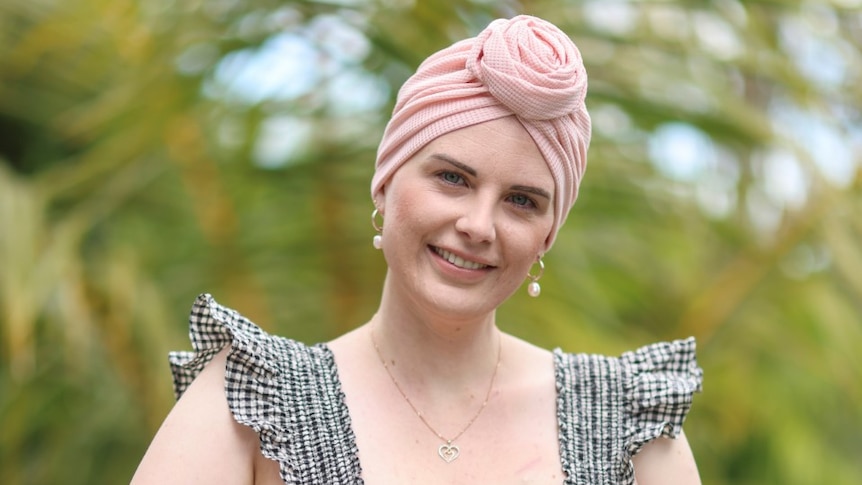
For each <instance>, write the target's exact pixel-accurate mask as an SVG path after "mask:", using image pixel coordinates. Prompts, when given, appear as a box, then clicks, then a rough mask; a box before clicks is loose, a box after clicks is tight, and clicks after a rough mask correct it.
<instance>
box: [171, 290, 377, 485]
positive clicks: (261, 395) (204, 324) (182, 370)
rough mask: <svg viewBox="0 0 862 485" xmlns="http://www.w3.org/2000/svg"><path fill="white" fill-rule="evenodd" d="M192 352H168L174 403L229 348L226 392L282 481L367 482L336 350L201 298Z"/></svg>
mask: <svg viewBox="0 0 862 485" xmlns="http://www.w3.org/2000/svg"><path fill="white" fill-rule="evenodd" d="M189 337H190V339H191V344H192V348H193V351H179V352H171V353H170V354H169V361H170V365H171V371H172V373H173V378H174V393H175V394H176V397H177V399H179V398H180V396H182V394H183V393H184V392H185V391H186V389H188V387H189V385H190V384H191V383H192V381H193V380H194V379H195V377H197V375H198V374H200V372H201V371H202V370H203V368H204V367H205V366H206V364H207V363H208V362H210V361H211V360H212V359H213V357H214V356H215V355H216V354H217V353H218V352H219V351H220V350H222V349H224V348H225V347H228V346H229V347H230V352H229V353H228V355H227V361H226V364H225V395H226V398H227V403H228V407H229V408H230V411H231V413H232V414H233V417H234V420H236V422H238V423H239V424H242V425H245V426H248V427H250V428H252V429H253V430H254V431H255V432H256V433H257V434H258V436H259V437H260V450H261V453H262V454H263V455H264V456H265V457H267V458H269V459H271V460H274V461H276V462H278V463H279V467H280V471H281V477H282V479H283V480H284V482H285V483H290V484H306V483H309V484H310V483H332V484H347V483H350V484H356V483H362V480H361V478H360V474H361V469H360V467H359V460H358V454H357V449H356V443H355V437H354V435H353V431H352V429H351V426H350V416H349V414H348V412H347V407H346V406H345V404H344V394H343V392H342V390H341V385H340V382H339V380H338V372H337V369H336V366H335V360H334V356H333V355H332V352H331V351H330V350H329V348H328V347H326V346H325V345H324V344H318V345H315V346H307V345H305V344H302V343H300V342H297V341H294V340H291V339H287V338H283V337H278V336H274V335H270V334H268V333H267V332H265V331H263V330H261V329H260V328H259V327H258V326H257V325H255V324H254V323H253V322H252V321H250V320H249V319H247V318H246V317H244V316H242V315H241V314H240V313H238V312H237V311H235V310H232V309H230V308H227V307H224V306H222V305H220V304H219V303H217V302H216V301H215V299H213V297H212V296H210V295H209V294H203V295H200V296H199V297H198V298H197V299H196V300H195V302H194V305H193V306H192V310H191V314H190V316H189Z"/></svg>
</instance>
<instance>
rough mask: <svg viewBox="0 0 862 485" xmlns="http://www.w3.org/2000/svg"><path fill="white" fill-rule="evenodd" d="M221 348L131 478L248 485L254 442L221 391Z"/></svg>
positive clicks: (136, 483) (140, 482)
mask: <svg viewBox="0 0 862 485" xmlns="http://www.w3.org/2000/svg"><path fill="white" fill-rule="evenodd" d="M227 352H228V349H225V350H222V351H221V352H219V354H218V355H217V356H216V357H214V358H213V360H212V361H211V362H210V363H209V364H207V366H206V367H205V368H204V370H203V371H202V372H201V373H200V375H198V376H197V378H195V380H194V382H192V384H191V385H190V386H189V388H188V389H187V390H186V392H185V393H184V394H183V396H182V397H181V398H180V399H179V401H177V403H176V405H175V406H174V408H173V409H172V410H171V412H170V413H169V414H168V416H167V418H165V421H164V422H163V423H162V426H161V428H160V429H159V431H158V432H157V433H156V436H155V438H153V441H152V443H151V444H150V447H149V449H147V452H146V454H145V455H144V458H143V460H142V461H141V463H140V465H138V469H137V471H136V472H135V476H134V477H133V478H132V485H146V484H159V485H161V484H166V483H183V484H213V483H224V484H251V483H252V482H253V481H254V467H253V463H254V458H255V456H256V454H258V453H259V452H258V449H259V440H258V437H257V435H256V434H255V433H254V431H253V430H252V429H251V428H248V427H246V426H243V425H241V424H239V423H237V422H236V421H235V420H234V418H233V415H232V414H231V412H230V409H229V408H228V405H227V398H226V396H225V391H224V382H225V381H224V373H225V360H226V356H227Z"/></svg>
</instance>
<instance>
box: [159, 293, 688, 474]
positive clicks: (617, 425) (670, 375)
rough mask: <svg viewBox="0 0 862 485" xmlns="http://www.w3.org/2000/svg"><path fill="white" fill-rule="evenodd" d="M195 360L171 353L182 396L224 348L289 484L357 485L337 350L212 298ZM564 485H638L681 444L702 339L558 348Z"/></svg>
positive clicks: (245, 406) (243, 401)
mask: <svg viewBox="0 0 862 485" xmlns="http://www.w3.org/2000/svg"><path fill="white" fill-rule="evenodd" d="M189 333H190V336H191V341H192V347H193V348H194V351H192V352H187V351H182V352H172V353H171V354H170V362H171V369H172V371H173V375H174V391H175V393H176V395H177V398H179V396H181V395H182V393H183V392H184V391H185V390H186V389H187V388H188V386H189V384H191V382H192V380H193V379H194V378H195V376H197V375H198V373H200V371H201V370H202V369H203V368H204V366H205V365H206V363H207V362H209V361H210V360H211V359H212V358H213V356H214V355H215V354H216V353H218V351H219V350H221V349H222V348H224V347H225V346H228V345H230V346H231V348H232V350H231V352H230V353H229V355H228V359H227V364H226V371H225V372H226V373H225V376H226V394H227V401H228V405H229V407H230V410H231V412H232V413H233V416H234V418H235V419H236V421H237V422H239V423H241V424H243V425H246V426H249V427H251V428H252V429H254V430H255V431H256V432H257V434H258V435H259V436H260V449H261V452H262V453H263V455H264V456H266V457H268V458H270V459H272V460H275V461H277V462H278V463H279V465H280V469H281V477H282V479H283V480H284V482H285V483H288V484H309V485H312V484H313V485H320V484H326V485H330V484H333V485H335V484H345V485H347V484H351V485H352V484H361V483H363V481H362V478H361V468H360V462H359V455H358V449H357V447H356V437H355V436H354V434H353V430H352V428H351V425H350V415H349V413H348V409H347V406H346V405H345V402H344V393H343V392H342V390H341V383H340V382H339V380H338V372H337V369H336V366H335V359H334V358H333V355H332V352H331V351H330V350H329V348H328V347H327V346H326V345H325V344H317V345H314V346H307V345H304V344H302V343H299V342H296V341H294V340H290V339H287V338H283V337H277V336H273V335H269V334H267V333H266V332H264V331H263V330H261V329H260V328H258V327H257V325H255V324H254V323H252V322H251V321H249V320H248V319H247V318H245V317H243V316H242V315H240V314H239V313H237V312H236V311H234V310H231V309H229V308H226V307H223V306H221V305H219V304H218V303H217V302H216V301H215V300H214V299H213V298H212V297H211V296H210V295H201V296H199V297H198V298H197V300H196V301H195V304H194V306H193V308H192V312H191V316H190V332H189ZM554 362H555V372H556V381H557V421H558V424H559V442H560V459H561V462H562V466H563V471H564V472H565V480H564V483H565V484H577V485H605V484H607V485H610V484H632V483H633V481H634V472H633V468H632V463H631V457H632V456H633V455H634V454H635V453H637V452H638V450H639V449H640V448H641V447H642V446H643V445H644V444H646V443H648V442H649V441H651V440H654V439H656V438H657V437H659V436H668V437H675V436H676V435H677V434H678V433H679V432H680V430H681V428H682V423H683V420H684V419H685V416H686V414H687V413H688V410H689V407H690V406H691V401H692V394H693V393H694V392H699V391H700V389H701V380H702V371H701V369H700V368H699V367H698V366H697V362H696V360H695V343H694V339H692V338H689V339H687V340H677V341H673V342H663V343H657V344H652V345H649V346H646V347H643V348H641V349H638V350H636V351H634V352H627V353H624V354H623V355H622V356H620V357H618V358H614V357H605V356H600V355H588V354H569V353H564V352H562V351H561V350H559V349H557V350H554Z"/></svg>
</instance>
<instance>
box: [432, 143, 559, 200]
mask: <svg viewBox="0 0 862 485" xmlns="http://www.w3.org/2000/svg"><path fill="white" fill-rule="evenodd" d="M431 158H435V159H437V160H440V161H442V162H446V163H448V164H450V165H453V166H455V167H458V168H460V169H461V170H463V171H465V172H467V173H469V174H470V175H472V176H474V177H477V176H478V175H479V172H477V171H476V169H475V168H473V167H471V166H469V165H467V164H465V163H461V162H459V161H458V160H455V159H453V158H452V157H450V156H449V155H446V154H443V153H434V154H432V155H431ZM510 188H511V189H512V190H517V191H520V192H527V193H530V194H534V195H538V196H540V197H544V198H546V199H548V200H551V194H549V193H548V191H547V190H545V189H540V188H539V187H531V186H529V185H513V186H512V187H510Z"/></svg>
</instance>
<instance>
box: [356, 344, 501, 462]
mask: <svg viewBox="0 0 862 485" xmlns="http://www.w3.org/2000/svg"><path fill="white" fill-rule="evenodd" d="M371 343H372V344H373V345H374V350H375V352H377V357H378V358H379V359H380V363H381V364H383V368H384V369H386V373H387V374H388V375H389V379H391V380H392V383H393V384H395V388H396V389H398V392H399V393H400V394H401V397H402V398H404V400H405V401H407V404H408V405H410V409H412V410H413V412H414V413H416V416H419V419H420V420H422V423H423V424H424V425H425V427H427V428H428V430H429V431H431V432H432V433H434V435H435V436H437V437H438V438H440V439H441V440H443V441H445V443H443V444H442V445H440V446H439V447H438V448H437V454H438V455H439V456H440V458H442V459H443V461H445V462H446V463H451V462H453V461H455V459H456V458H458V456H459V455H460V454H461V448H460V447H459V446H458V445H456V444H454V441H455V440H457V439H458V438H460V437H461V435H462V434H464V432H465V431H467V430H468V429H469V428H470V426H472V425H473V423H474V422H475V421H476V419H477V418H478V417H479V415H480V414H482V411H484V410H485V407H486V406H487V405H488V399H489V398H490V397H491V390H492V389H494V381H496V380H497V370H498V369H499V368H500V359H501V358H502V355H503V339H502V338H498V340H497V363H496V364H495V365H494V373H493V374H492V375H491V382H490V384H488V392H486V393H485V400H484V401H482V405H481V406H480V407H479V409H478V410H477V411H476V414H474V415H473V417H472V418H470V421H468V422H467V424H466V425H465V426H464V427H463V428H462V429H461V431H459V432H458V434H456V435H455V436H454V437H453V438H446V437H444V436H443V435H442V434H441V433H440V432H439V431H437V430H436V429H434V427H433V426H431V423H429V422H428V420H427V419H425V415H424V414H422V411H420V410H419V409H417V408H416V406H415V405H414V404H413V401H411V400H410V398H409V397H407V393H405V392H404V389H402V388H401V385H400V384H398V380H397V379H395V376H394V375H393V374H392V370H391V369H390V368H389V365H388V364H387V363H386V359H384V358H383V354H381V353H380V347H378V346H377V339H375V338H374V329H373V328H372V329H371Z"/></svg>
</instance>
